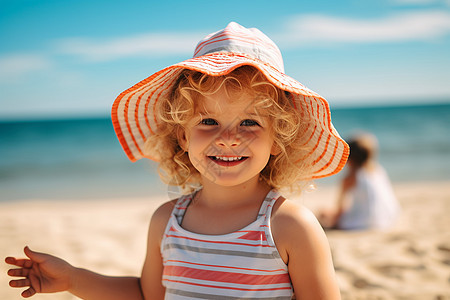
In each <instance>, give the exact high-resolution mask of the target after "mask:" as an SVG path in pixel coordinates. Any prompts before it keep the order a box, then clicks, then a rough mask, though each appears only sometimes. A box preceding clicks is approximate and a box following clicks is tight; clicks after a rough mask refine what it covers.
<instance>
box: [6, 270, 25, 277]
mask: <svg viewBox="0 0 450 300" xmlns="http://www.w3.org/2000/svg"><path fill="white" fill-rule="evenodd" d="M29 274H30V269H10V270H8V275H9V276H12V277H27V276H28V275H29Z"/></svg>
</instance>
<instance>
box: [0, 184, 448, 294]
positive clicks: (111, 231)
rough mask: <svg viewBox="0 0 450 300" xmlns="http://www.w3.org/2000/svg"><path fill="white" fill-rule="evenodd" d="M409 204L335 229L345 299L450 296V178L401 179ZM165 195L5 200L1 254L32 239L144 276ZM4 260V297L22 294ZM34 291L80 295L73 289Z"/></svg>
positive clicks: (88, 264) (323, 202) (114, 271)
mask: <svg viewBox="0 0 450 300" xmlns="http://www.w3.org/2000/svg"><path fill="white" fill-rule="evenodd" d="M394 189H395V192H396V194H397V197H398V198H399V200H400V202H401V205H402V209H403V211H402V215H401V217H400V219H399V221H398V223H397V224H396V225H395V226H394V227H393V228H391V229H389V230H386V231H354V232H344V231H327V236H328V238H329V240H330V245H331V249H332V254H333V259H334V263H335V267H336V272H337V276H338V281H339V285H340V287H341V293H342V298H343V299H420V300H423V299H440V300H442V299H450V182H437V183H436V182H435V183H429V182H421V183H403V184H395V186H394ZM336 192H337V191H336V188H335V187H321V186H318V189H317V190H316V191H314V192H307V193H305V194H304V195H303V196H302V197H301V198H300V199H296V200H295V201H299V202H301V203H303V204H304V205H306V206H308V207H309V208H310V209H311V210H313V211H317V210H318V209H320V208H322V207H324V206H330V205H332V204H333V202H334V200H335V197H336ZM164 201H166V199H164V197H161V198H149V199H122V200H111V201H106V200H92V201H88V200H83V201H80V200H76V201H61V202H56V201H45V200H32V201H31V200H24V201H14V202H5V203H0V245H1V246H0V257H2V260H3V259H4V257H5V256H9V255H13V256H20V257H23V252H22V249H23V247H24V246H25V245H29V246H30V247H31V248H32V249H34V250H36V251H42V252H48V253H52V254H54V255H57V256H60V257H62V258H64V259H66V260H67V261H69V262H70V263H72V264H73V265H76V266H79V267H84V268H88V269H91V270H94V271H96V272H99V273H102V274H109V275H132V276H139V273H140V269H141V266H142V262H143V259H144V255H145V251H146V235H147V227H148V223H149V220H150V216H151V214H152V212H153V211H154V210H155V209H156V208H157V207H158V206H159V205H160V204H161V203H162V202H164ZM8 268H9V266H8V265H7V264H6V263H1V264H0V272H1V274H0V299H2V300H15V299H22V298H21V297H20V290H19V289H13V288H10V287H9V286H8V281H9V279H10V278H9V277H8V276H7V275H6V270H7V269H8ZM32 299H36V300H39V299H48V300H50V299H52V300H53V299H62V300H64V299H77V298H76V297H74V296H71V295H70V294H68V293H58V294H46V295H42V294H41V295H36V296H34V297H33V298H32Z"/></svg>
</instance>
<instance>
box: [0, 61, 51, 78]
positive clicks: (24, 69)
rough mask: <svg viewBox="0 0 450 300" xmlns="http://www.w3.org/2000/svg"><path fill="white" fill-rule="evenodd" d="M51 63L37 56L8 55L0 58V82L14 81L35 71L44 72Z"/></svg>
mask: <svg viewBox="0 0 450 300" xmlns="http://www.w3.org/2000/svg"><path fill="white" fill-rule="evenodd" d="M51 65H52V63H51V62H50V61H49V60H48V59H47V58H46V57H43V56H41V55H37V54H9V55H5V56H2V57H0V80H1V81H8V82H9V81H14V80H17V79H19V78H20V77H21V76H24V75H27V74H30V73H32V72H35V71H40V70H46V69H49V68H50V67H51Z"/></svg>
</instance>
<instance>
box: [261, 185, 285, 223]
mask: <svg viewBox="0 0 450 300" xmlns="http://www.w3.org/2000/svg"><path fill="white" fill-rule="evenodd" d="M279 197H280V193H279V192H278V191H277V190H271V191H270V192H269V193H268V194H267V196H266V198H265V199H264V201H263V203H262V204H261V208H260V209H259V213H258V218H259V217H262V216H266V218H267V217H270V214H271V213H272V207H273V206H274V204H275V202H276V201H277V199H278V198H279Z"/></svg>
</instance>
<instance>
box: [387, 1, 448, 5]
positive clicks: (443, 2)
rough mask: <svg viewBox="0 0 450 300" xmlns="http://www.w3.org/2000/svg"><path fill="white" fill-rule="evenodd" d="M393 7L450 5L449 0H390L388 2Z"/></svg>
mask: <svg viewBox="0 0 450 300" xmlns="http://www.w3.org/2000/svg"><path fill="white" fill-rule="evenodd" d="M390 2H391V3H392V4H394V5H399V6H403V5H415V6H419V5H420V6H426V5H432V4H444V5H450V1H449V0H391V1H390Z"/></svg>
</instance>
